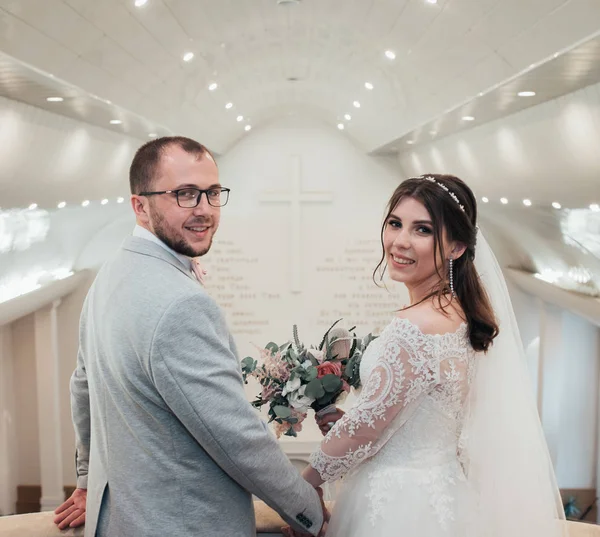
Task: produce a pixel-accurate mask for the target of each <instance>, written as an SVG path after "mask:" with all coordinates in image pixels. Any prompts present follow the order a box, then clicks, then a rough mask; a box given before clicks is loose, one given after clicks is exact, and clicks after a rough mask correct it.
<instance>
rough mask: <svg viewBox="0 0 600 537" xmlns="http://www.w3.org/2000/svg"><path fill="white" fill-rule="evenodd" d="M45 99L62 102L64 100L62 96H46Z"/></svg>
mask: <svg viewBox="0 0 600 537" xmlns="http://www.w3.org/2000/svg"><path fill="white" fill-rule="evenodd" d="M46 100H47V101H48V102H49V103H62V102H63V101H64V99H63V98H62V97H47V98H46Z"/></svg>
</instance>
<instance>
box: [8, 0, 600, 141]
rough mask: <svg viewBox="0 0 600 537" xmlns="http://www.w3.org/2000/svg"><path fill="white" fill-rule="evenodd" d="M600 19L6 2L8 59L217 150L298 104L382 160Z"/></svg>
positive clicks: (423, 7)
mask: <svg viewBox="0 0 600 537" xmlns="http://www.w3.org/2000/svg"><path fill="white" fill-rule="evenodd" d="M598 20H600V4H598V3H595V2H585V1H582V0H544V1H543V2H540V1H539V0H519V1H516V0H512V1H508V0H477V1H475V0H438V2H437V3H435V4H432V3H431V2H428V1H427V0H394V1H390V0H327V1H322V0H302V1H300V2H298V3H297V4H292V5H278V4H277V2H276V0H253V1H247V0H219V1H218V2H215V1H213V0H148V1H147V2H146V4H145V5H144V6H142V7H140V8H138V7H135V5H134V0H102V1H98V0H44V2H34V1H22V0H0V50H1V51H4V52H5V53H6V54H9V55H11V56H12V57H14V58H16V59H17V60H20V61H23V62H26V63H28V64H30V65H32V66H33V67H35V68H37V69H41V70H42V71H44V72H46V73H49V74H51V75H53V76H54V77H56V79H59V80H64V81H65V82H66V83H67V84H72V85H75V86H78V87H80V88H82V89H83V90H85V91H87V92H89V93H91V94H93V95H96V96H98V97H100V98H101V99H103V100H108V101H110V104H108V105H107V106H111V105H113V106H118V107H121V108H123V109H126V110H129V111H130V112H133V113H135V114H137V115H139V116H142V117H143V118H145V119H146V120H147V121H148V123H150V124H153V125H160V126H162V128H164V129H165V130H166V131H173V132H178V133H185V134H188V135H192V136H194V137H197V138H199V139H202V140H203V141H204V142H205V143H207V144H208V145H209V146H210V147H211V148H213V149H214V150H215V151H216V152H224V151H226V150H227V149H228V148H229V147H230V146H231V145H232V144H233V143H235V141H236V140H237V139H239V137H240V136H243V134H244V130H243V127H244V126H245V125H246V124H247V122H248V121H250V122H251V123H252V125H253V127H257V126H260V124H261V123H262V122H263V121H265V120H268V119H269V118H271V117H272V116H273V113H274V111H276V113H278V114H279V113H287V112H288V111H293V110H296V109H298V108H301V109H310V110H312V111H313V112H314V113H315V115H318V116H319V117H320V119H322V120H324V121H327V122H328V123H330V124H331V125H335V124H336V123H337V122H338V121H344V119H343V116H344V115H345V114H347V113H349V114H351V115H352V120H351V121H349V122H348V124H347V129H346V132H347V134H348V135H349V136H351V137H353V138H354V139H355V141H356V142H358V143H359V144H360V145H361V146H362V147H363V149H364V150H367V151H373V150H376V149H378V148H381V147H383V146H385V145H386V144H389V143H390V142H393V141H394V140H396V139H399V138H400V137H401V136H402V135H404V134H406V133H407V132H409V131H411V130H412V129H415V128H417V127H418V126H419V125H421V124H423V123H425V122H426V121H428V120H430V119H431V118H433V117H435V116H437V115H439V114H441V113H442V112H444V111H445V110H447V109H449V108H452V107H455V106H457V105H459V104H460V103H462V102H464V101H466V100H468V99H470V98H472V97H473V96H475V95H477V94H478V93H479V92H481V91H485V90H487V89H488V88H490V87H493V86H494V85H496V84H498V83H500V82H502V81H504V80H506V79H507V78H509V77H511V76H514V75H516V74H517V73H519V72H521V71H522V70H523V69H525V68H526V67H528V66H529V65H530V64H532V63H536V62H540V61H542V60H544V59H546V58H549V57H551V56H552V55H553V54H554V53H556V52H557V51H560V50H562V49H564V48H568V47H571V46H572V45H573V44H574V43H577V42H578V41H580V40H583V39H585V38H587V37H589V36H590V35H592V34H594V33H595V32H597V31H598V30H599V27H598V26H599V25H598V22H597V21H598ZM385 50H393V51H394V52H395V54H396V59H395V60H394V61H391V60H389V59H387V58H386V57H385V56H384V51H385ZM186 52H193V53H194V54H195V57H194V59H193V60H192V61H190V62H187V63H186V62H184V61H183V59H182V57H183V55H184V53H186ZM290 79H296V80H295V81H291V80H290ZM367 81H368V82H371V83H372V84H373V86H374V89H373V90H368V89H366V88H365V86H364V84H365V82H367ZM212 82H216V83H217V84H218V88H217V89H216V90H215V91H209V90H208V86H209V84H211V83H212ZM23 99H24V100H26V96H23ZM355 100H357V101H359V102H360V103H361V107H360V109H356V108H354V107H353V102H354V101H355ZM228 102H232V103H233V104H234V106H233V108H231V109H230V110H226V109H225V104H226V103H228ZM40 105H45V103H40ZM56 110H58V111H59V113H60V109H59V108H58V107H56ZM238 115H242V116H244V121H241V122H237V121H236V117H237V116H238ZM115 128H116V129H117V130H118V128H122V127H115ZM152 128H154V129H155V127H152Z"/></svg>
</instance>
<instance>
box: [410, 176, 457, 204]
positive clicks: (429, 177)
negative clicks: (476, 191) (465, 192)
mask: <svg viewBox="0 0 600 537" xmlns="http://www.w3.org/2000/svg"><path fill="white" fill-rule="evenodd" d="M421 179H425V180H426V181H430V182H432V183H435V184H436V185H438V186H439V187H440V188H443V189H444V190H445V191H446V192H448V194H450V197H451V198H452V199H453V200H454V201H455V202H456V203H457V204H458V206H459V207H460V210H461V211H462V212H463V213H464V212H465V208H464V206H463V204H462V203H461V202H460V200H459V199H458V196H457V195H456V194H455V193H454V192H452V190H450V189H449V188H448V187H447V186H446V185H444V184H442V183H440V182H438V181H436V180H435V177H431V175H422V176H421Z"/></svg>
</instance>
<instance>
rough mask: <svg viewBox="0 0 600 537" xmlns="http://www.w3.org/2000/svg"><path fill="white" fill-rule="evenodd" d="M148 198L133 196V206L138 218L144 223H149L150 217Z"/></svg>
mask: <svg viewBox="0 0 600 537" xmlns="http://www.w3.org/2000/svg"><path fill="white" fill-rule="evenodd" d="M148 203H149V202H148V198H146V197H145V196H137V195H135V194H133V195H132V196H131V207H132V208H133V212H134V213H135V216H136V219H137V220H139V221H140V222H142V223H144V224H148V222H149V221H150V217H149V215H148Z"/></svg>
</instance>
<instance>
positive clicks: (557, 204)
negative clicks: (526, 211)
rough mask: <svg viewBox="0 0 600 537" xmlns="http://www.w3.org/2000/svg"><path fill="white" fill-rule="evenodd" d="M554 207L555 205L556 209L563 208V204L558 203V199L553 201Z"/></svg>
mask: <svg viewBox="0 0 600 537" xmlns="http://www.w3.org/2000/svg"><path fill="white" fill-rule="evenodd" d="M552 207H554V208H555V209H560V208H562V205H561V204H560V203H558V201H553V202H552Z"/></svg>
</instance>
